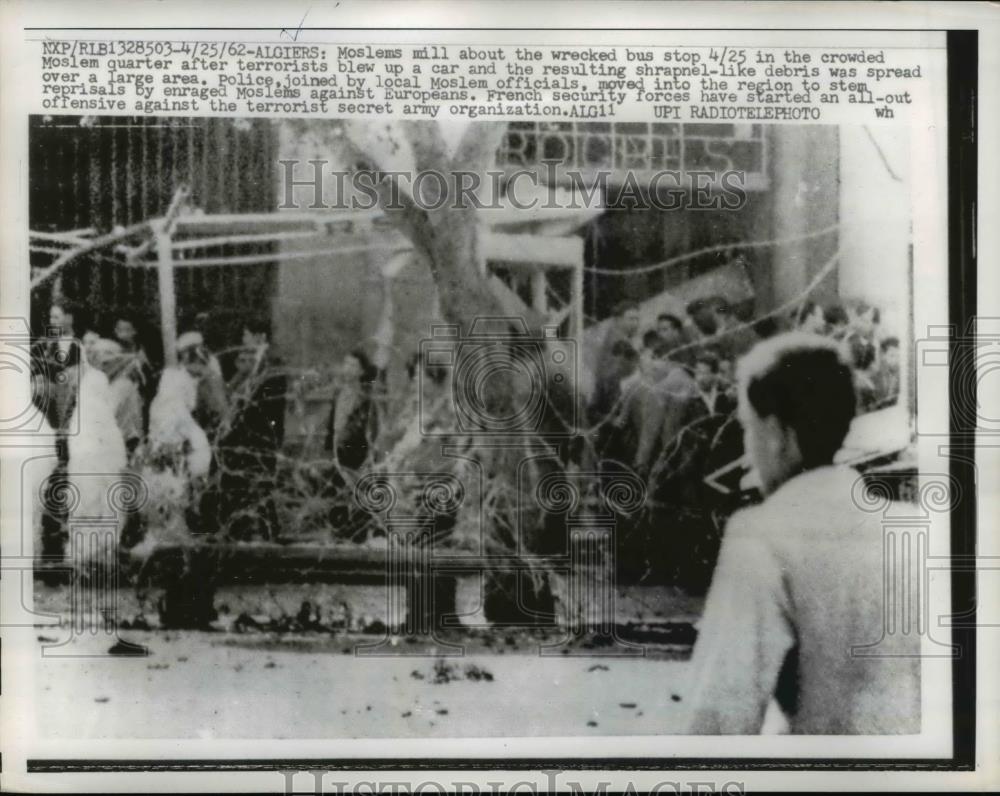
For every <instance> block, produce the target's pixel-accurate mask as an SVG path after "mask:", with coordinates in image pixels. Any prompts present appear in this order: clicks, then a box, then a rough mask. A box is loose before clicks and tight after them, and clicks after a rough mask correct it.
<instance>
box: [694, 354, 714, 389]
mask: <svg viewBox="0 0 1000 796" xmlns="http://www.w3.org/2000/svg"><path fill="white" fill-rule="evenodd" d="M694 381H695V384H697V385H698V389H700V390H702V391H703V392H709V391H711V389H712V388H713V387H715V386H716V385H717V384H718V382H719V357H718V356H717V355H716V354H715V352H713V351H699V352H698V353H697V354H695V357H694Z"/></svg>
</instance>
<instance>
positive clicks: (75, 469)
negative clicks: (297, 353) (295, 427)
mask: <svg viewBox="0 0 1000 796" xmlns="http://www.w3.org/2000/svg"><path fill="white" fill-rule="evenodd" d="M204 320H205V318H204V316H199V317H197V318H196V319H195V321H194V323H193V324H192V328H190V329H188V330H186V331H185V332H184V333H182V334H181V335H179V336H178V338H177V340H176V342H175V350H176V364H172V365H168V366H166V367H163V368H161V369H158V368H156V367H154V364H153V363H152V361H151V359H150V357H149V356H148V355H147V353H146V350H145V348H144V346H143V345H142V343H141V342H140V337H139V323H138V322H137V320H136V319H134V318H133V317H131V316H128V315H121V316H119V317H117V318H116V319H115V320H114V323H113V324H111V326H110V329H109V330H108V331H109V332H110V334H108V335H107V336H104V335H103V334H102V331H104V330H101V329H97V328H95V327H93V326H91V325H89V324H88V323H87V319H86V313H85V310H84V308H83V307H81V306H80V305H77V304H74V303H73V302H70V301H59V302H57V303H55V304H54V305H53V306H52V308H51V310H50V313H49V317H48V334H47V335H46V336H45V337H43V338H42V339H41V341H40V342H39V343H38V344H36V345H35V347H34V349H33V352H32V355H33V356H32V392H33V397H34V399H35V401H36V404H37V405H38V406H39V408H40V409H41V410H42V412H43V413H44V416H45V421H46V422H47V424H48V425H49V426H50V427H51V430H52V431H53V433H54V437H55V439H56V446H55V447H56V450H55V453H56V465H55V468H54V471H53V476H54V477H50V478H48V479H47V482H46V483H47V484H48V490H49V492H50V493H53V494H54V492H56V491H58V489H59V488H60V486H61V485H62V484H64V483H69V484H71V485H72V486H73V487H74V490H75V492H76V493H78V494H80V495H82V496H84V498H85V499H88V500H92V501H104V502H105V503H106V502H107V495H106V494H103V492H106V490H107V487H108V484H104V483H103V482H102V481H101V479H100V478H96V477H95V476H97V475H98V474H100V475H101V476H102V477H104V479H105V480H108V479H112V480H113V479H115V478H116V475H118V474H120V473H122V472H126V471H132V472H134V473H137V474H139V475H140V476H141V477H142V478H143V481H144V483H145V486H146V488H147V489H148V493H149V494H148V502H147V505H146V506H145V507H144V511H143V512H142V513H140V512H136V513H135V514H134V515H133V516H131V517H126V518H125V519H124V521H123V527H122V528H121V531H122V533H123V534H124V535H125V538H123V541H124V542H126V543H128V542H132V543H135V542H136V541H138V540H139V538H141V537H142V536H144V535H145V528H146V527H147V526H150V527H153V528H154V529H155V533H156V534H157V535H158V536H159V537H160V538H163V537H167V538H169V537H171V536H174V537H175V538H178V539H180V538H189V537H190V534H191V533H192V532H199V531H200V532H212V533H222V534H224V535H226V536H231V537H233V538H252V537H263V538H270V537H272V536H273V535H275V534H276V533H277V531H278V521H277V515H276V511H275V507H274V501H273V479H274V472H275V462H276V458H277V456H278V452H279V451H280V449H281V447H282V444H283V441H284V421H285V402H286V399H285V395H286V392H287V374H286V373H285V370H284V368H283V366H282V363H281V361H280V359H279V358H278V357H277V356H276V355H275V353H274V351H273V349H272V347H271V345H270V344H269V341H268V331H267V325H266V323H262V322H257V321H255V320H249V321H247V323H246V324H245V328H244V330H243V339H242V341H241V345H240V346H238V347H236V348H235V349H233V350H230V351H228V352H225V354H220V355H219V356H217V355H216V354H215V353H213V352H212V351H210V350H209V348H208V347H207V346H206V343H205V337H204V333H203V331H202V330H201V328H199V327H200V326H202V325H203V324H204ZM220 356H226V357H228V359H229V361H228V362H226V363H225V367H224V366H223V363H221V362H220ZM224 371H229V372H230V373H231V375H229V377H228V378H226V377H225V376H224ZM78 510H79V509H78ZM107 513H108V507H107V506H106V505H105V506H103V507H102V506H100V505H96V504H95V510H94V511H93V512H90V516H102V515H107ZM150 514H157V515H158V516H157V518H156V520H155V521H154V522H152V523H147V522H145V521H144V518H145V517H148V516H149V515H150ZM66 522H67V517H66V516H65V512H64V511H62V510H61V507H60V502H59V501H58V500H56V499H52V498H49V499H46V496H43V500H42V511H41V517H40V523H39V530H40V552H41V554H42V555H45V556H50V557H51V556H55V557H61V556H62V555H64V554H65V552H66V551H65V547H66V539H67V527H66ZM129 536H131V537H132V538H131V539H129V538H127V537H129Z"/></svg>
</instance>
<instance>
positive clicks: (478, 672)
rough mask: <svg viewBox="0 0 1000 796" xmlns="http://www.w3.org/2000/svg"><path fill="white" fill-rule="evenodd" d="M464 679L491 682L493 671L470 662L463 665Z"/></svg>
mask: <svg viewBox="0 0 1000 796" xmlns="http://www.w3.org/2000/svg"><path fill="white" fill-rule="evenodd" d="M465 679H466V680H473V681H474V682H479V681H480V680H486V681H487V682H493V672H491V671H489V670H487V669H484V668H482V667H481V666H476V664H474V663H470V664H469V665H468V666H466V667H465Z"/></svg>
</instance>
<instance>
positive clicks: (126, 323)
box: [114, 314, 139, 350]
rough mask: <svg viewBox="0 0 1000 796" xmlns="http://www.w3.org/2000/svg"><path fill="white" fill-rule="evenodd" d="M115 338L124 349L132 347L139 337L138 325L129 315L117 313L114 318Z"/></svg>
mask: <svg viewBox="0 0 1000 796" xmlns="http://www.w3.org/2000/svg"><path fill="white" fill-rule="evenodd" d="M114 334H115V339H116V340H117V341H118V342H119V343H121V344H122V345H123V346H124V347H125V349H126V350H128V349H131V348H133V347H134V346H135V345H136V343H137V342H138V339H139V325H138V323H137V322H136V320H135V318H134V317H133V316H131V315H125V314H122V315H119V316H118V317H117V318H116V319H115V331H114Z"/></svg>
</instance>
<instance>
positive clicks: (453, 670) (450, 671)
mask: <svg viewBox="0 0 1000 796" xmlns="http://www.w3.org/2000/svg"><path fill="white" fill-rule="evenodd" d="M461 679H462V676H461V674H459V671H458V667H457V666H455V664H453V663H448V662H447V661H445V659H444V658H438V659H437V660H436V661H434V684H435V685H443V684H445V683H450V682H451V681H452V680H461Z"/></svg>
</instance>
